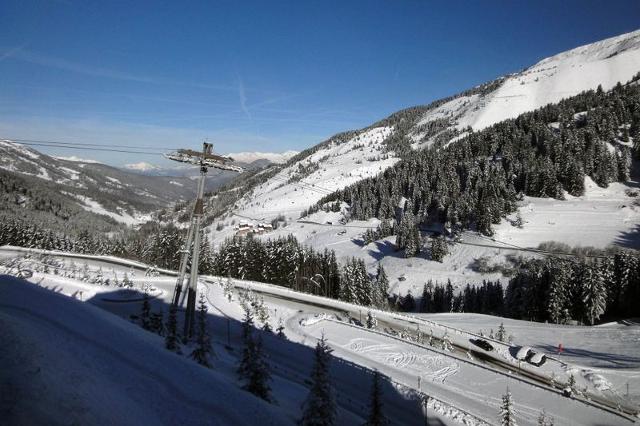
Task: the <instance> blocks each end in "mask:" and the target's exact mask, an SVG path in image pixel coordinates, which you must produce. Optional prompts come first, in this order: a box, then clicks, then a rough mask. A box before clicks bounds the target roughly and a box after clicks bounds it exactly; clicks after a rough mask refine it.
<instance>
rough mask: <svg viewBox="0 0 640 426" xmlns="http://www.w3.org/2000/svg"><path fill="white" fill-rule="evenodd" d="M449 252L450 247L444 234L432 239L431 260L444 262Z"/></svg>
mask: <svg viewBox="0 0 640 426" xmlns="http://www.w3.org/2000/svg"><path fill="white" fill-rule="evenodd" d="M448 253H449V247H448V246H447V242H446V241H445V239H444V237H443V236H439V237H436V238H432V239H431V260H435V261H436V262H440V263H442V261H443V260H444V258H445V256H446V255H447V254H448Z"/></svg>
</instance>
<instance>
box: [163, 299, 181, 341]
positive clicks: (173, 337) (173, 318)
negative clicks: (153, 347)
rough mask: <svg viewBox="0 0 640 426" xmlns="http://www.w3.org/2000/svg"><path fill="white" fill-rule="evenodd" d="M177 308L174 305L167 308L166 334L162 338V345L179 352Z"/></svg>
mask: <svg viewBox="0 0 640 426" xmlns="http://www.w3.org/2000/svg"><path fill="white" fill-rule="evenodd" d="M177 329H178V309H177V308H176V306H175V305H173V304H172V305H171V307H170V308H169V319H168V320H167V335H166V336H165V339H164V346H165V347H166V348H167V349H169V350H170V351H173V352H178V353H180V345H179V343H178V330H177Z"/></svg>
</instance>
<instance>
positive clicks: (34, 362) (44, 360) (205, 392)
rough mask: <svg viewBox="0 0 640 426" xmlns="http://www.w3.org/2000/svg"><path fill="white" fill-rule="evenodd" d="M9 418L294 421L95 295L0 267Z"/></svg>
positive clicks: (0, 412)
mask: <svg viewBox="0 0 640 426" xmlns="http://www.w3.org/2000/svg"><path fill="white" fill-rule="evenodd" d="M0 298H1V299H2V305H1V306H0V325H1V326H0V338H1V339H2V341H4V342H5V343H7V344H6V345H5V348H4V349H3V350H2V351H0V363H2V365H3V368H2V370H1V372H0V389H2V390H3V398H2V401H1V402H0V416H1V417H2V419H3V422H4V423H5V424H13V425H18V424H23V425H27V424H56V425H58V424H59V425H62V424H119V425H147V424H149V425H152V424H153V425H158V424H166V425H170V424H176V423H183V422H186V423H188V424H204V423H206V424H220V425H223V424H224V425H226V424H236V425H241V424H246V425H251V424H255V422H256V421H260V422H261V423H262V424H265V425H284V424H291V423H292V422H291V420H290V419H288V418H287V417H286V416H285V415H283V414H282V412H281V411H280V410H278V409H277V408H275V407H273V406H271V405H269V404H267V403H265V402H263V401H261V400H259V399H258V398H255V397H253V396H251V395H250V394H249V393H247V392H243V391H242V390H240V389H238V387H237V386H236V384H235V383H234V381H233V380H232V379H230V378H229V377H226V375H225V374H224V373H223V372H220V371H208V370H206V369H204V368H202V367H200V366H199V365H198V364H196V363H194V362H191V361H190V360H187V359H185V358H183V357H178V356H176V355H175V354H173V353H171V352H169V351H166V350H165V349H164V348H163V345H162V339H160V338H159V337H158V336H154V335H151V334H149V333H146V332H145V331H143V330H142V329H140V328H139V327H137V326H136V325H133V324H131V323H129V322H128V321H125V320H122V319H120V318H117V317H116V316H113V315H111V314H109V313H106V312H104V311H103V310H101V309H99V308H97V307H95V306H92V305H91V304H88V303H81V302H79V301H76V300H73V299H71V298H68V297H65V296H62V295H59V294H56V293H55V292H52V291H49V290H45V289H41V288H38V287H37V286H35V285H31V284H28V283H26V282H24V281H22V280H18V279H16V278H13V277H9V276H6V275H4V276H0Z"/></svg>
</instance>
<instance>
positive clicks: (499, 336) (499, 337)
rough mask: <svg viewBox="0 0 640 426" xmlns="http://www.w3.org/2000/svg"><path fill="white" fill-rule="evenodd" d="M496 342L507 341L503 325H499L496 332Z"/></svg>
mask: <svg viewBox="0 0 640 426" xmlns="http://www.w3.org/2000/svg"><path fill="white" fill-rule="evenodd" d="M496 340H499V341H501V342H506V341H507V331H506V330H505V329H504V323H503V322H501V323H500V327H498V332H497V333H496Z"/></svg>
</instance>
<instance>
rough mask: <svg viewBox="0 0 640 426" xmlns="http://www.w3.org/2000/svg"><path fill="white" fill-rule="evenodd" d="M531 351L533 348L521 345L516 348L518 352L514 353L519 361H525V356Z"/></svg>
mask: <svg viewBox="0 0 640 426" xmlns="http://www.w3.org/2000/svg"><path fill="white" fill-rule="evenodd" d="M532 352H533V350H532V349H531V348H530V347H529V346H523V347H521V348H520V349H519V350H518V353H517V354H516V359H518V360H519V361H526V359H527V357H528V356H529V354H530V353H532Z"/></svg>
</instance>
